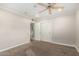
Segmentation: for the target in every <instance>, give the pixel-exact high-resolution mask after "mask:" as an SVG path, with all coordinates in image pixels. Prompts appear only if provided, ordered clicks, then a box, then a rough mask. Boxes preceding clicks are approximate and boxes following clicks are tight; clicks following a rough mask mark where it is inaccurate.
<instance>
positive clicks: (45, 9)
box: [39, 8, 48, 13]
mask: <svg viewBox="0 0 79 59" xmlns="http://www.w3.org/2000/svg"><path fill="white" fill-rule="evenodd" d="M47 9H48V8H46V9H44V10H42V11H40V12H39V13H42V12H44V11H46V10H47Z"/></svg>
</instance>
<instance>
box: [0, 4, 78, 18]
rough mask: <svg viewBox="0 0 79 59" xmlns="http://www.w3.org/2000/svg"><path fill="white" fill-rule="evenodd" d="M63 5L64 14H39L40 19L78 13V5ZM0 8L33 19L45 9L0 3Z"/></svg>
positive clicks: (46, 12) (34, 5) (29, 5)
mask: <svg viewBox="0 0 79 59" xmlns="http://www.w3.org/2000/svg"><path fill="white" fill-rule="evenodd" d="M62 5H63V6H64V11H63V12H52V15H49V14H48V11H45V12H43V13H40V14H39V19H51V18H54V17H58V16H62V15H72V14H75V13H76V11H77V9H78V7H79V4H78V3H62ZM0 8H2V9H5V10H8V11H11V12H13V13H16V14H19V15H22V16H29V17H31V18H35V15H36V14H38V13H39V11H41V10H42V9H44V7H41V6H39V5H38V4H36V3H0Z"/></svg>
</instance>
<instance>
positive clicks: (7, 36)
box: [0, 10, 30, 50]
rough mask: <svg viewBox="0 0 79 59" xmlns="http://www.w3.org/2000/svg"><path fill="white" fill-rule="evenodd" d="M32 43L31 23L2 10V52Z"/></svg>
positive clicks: (0, 43)
mask: <svg viewBox="0 0 79 59" xmlns="http://www.w3.org/2000/svg"><path fill="white" fill-rule="evenodd" d="M28 42H30V21H28V20H27V19H25V18H23V17H21V16H18V15H15V14H12V13H9V12H7V11H4V10H0V50H2V49H7V48H9V47H13V46H16V45H18V44H22V43H28Z"/></svg>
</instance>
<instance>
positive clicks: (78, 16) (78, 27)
mask: <svg viewBox="0 0 79 59" xmlns="http://www.w3.org/2000/svg"><path fill="white" fill-rule="evenodd" d="M75 45H76V48H77V50H78V51H79V11H77V14H76V44H75Z"/></svg>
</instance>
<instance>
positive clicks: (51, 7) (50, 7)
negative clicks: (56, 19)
mask: <svg viewBox="0 0 79 59" xmlns="http://www.w3.org/2000/svg"><path fill="white" fill-rule="evenodd" d="M38 5H40V6H42V7H45V9H44V10H42V11H40V12H39V13H41V12H44V11H46V10H48V12H49V14H52V11H55V10H58V11H62V10H63V9H64V7H63V6H62V5H58V4H57V3H48V5H45V4H43V3H38Z"/></svg>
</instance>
